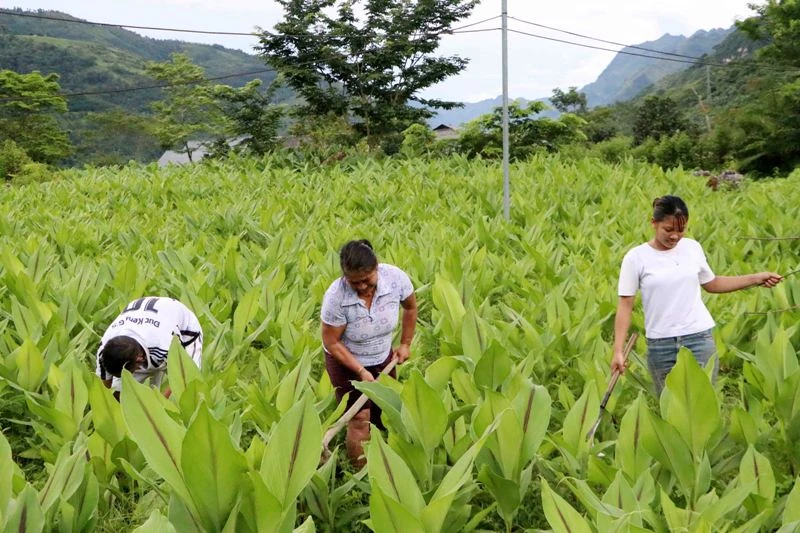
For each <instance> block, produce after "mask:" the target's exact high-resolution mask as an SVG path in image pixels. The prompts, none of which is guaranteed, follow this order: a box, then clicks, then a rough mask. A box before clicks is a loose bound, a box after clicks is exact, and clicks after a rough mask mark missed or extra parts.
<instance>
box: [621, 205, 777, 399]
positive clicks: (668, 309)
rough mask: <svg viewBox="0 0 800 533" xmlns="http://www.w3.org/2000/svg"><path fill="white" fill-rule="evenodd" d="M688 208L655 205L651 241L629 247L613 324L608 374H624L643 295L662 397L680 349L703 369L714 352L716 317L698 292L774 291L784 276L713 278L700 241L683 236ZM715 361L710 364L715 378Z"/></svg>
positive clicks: (651, 363) (650, 362) (651, 360)
mask: <svg viewBox="0 0 800 533" xmlns="http://www.w3.org/2000/svg"><path fill="white" fill-rule="evenodd" d="M688 220H689V209H688V208H687V207H686V204H685V203H684V201H683V200H681V199H680V198H679V197H677V196H662V197H660V198H656V199H655V200H654V201H653V218H652V220H651V222H650V223H651V224H652V226H653V230H654V234H653V238H652V239H650V240H649V241H647V242H646V243H644V244H640V245H639V246H637V247H635V248H633V249H631V250H629V251H628V253H627V254H625V257H624V259H623V260H622V268H621V269H620V274H619V286H618V294H619V301H618V304H617V315H616V319H615V321H614V357H613V359H612V360H611V370H612V372H613V371H614V370H617V371H619V372H624V371H625V359H624V356H623V344H624V343H625V338H626V337H627V335H628V328H629V327H630V324H631V314H632V312H633V303H634V298H635V296H636V291H641V293H642V304H643V305H644V323H645V336H646V337H647V366H648V367H649V369H650V375H651V376H652V378H653V383H654V385H655V388H656V394H657V395H661V391H662V390H663V388H664V380H665V379H666V377H667V374H668V373H669V371H670V370H672V367H673V366H675V362H676V359H677V356H678V350H679V349H680V348H681V346H683V347H685V348H687V349H688V350H690V351H691V352H692V354H693V355H694V357H695V359H696V360H697V362H698V363H700V364H701V365H705V364H706V363H707V362H708V360H709V359H710V358H711V356H712V355H714V354H715V353H716V345H715V343H714V337H713V336H712V334H711V330H712V329H713V327H714V319H713V318H711V314H710V313H709V312H708V309H706V306H705V305H704V304H703V300H702V298H701V297H700V288H701V287H702V288H703V289H705V290H706V291H707V292H712V293H722V292H733V291H738V290H740V289H746V288H748V287H754V286H756V285H761V286H764V287H770V288H772V287H774V286H775V285H777V284H778V283H780V282H781V281H782V280H783V277H782V276H780V275H779V274H776V273H774V272H759V273H756V274H745V275H742V276H717V275H715V274H714V272H713V271H712V270H711V268H710V267H709V266H708V262H707V261H706V256H705V253H704V252H703V248H702V247H701V246H700V243H698V242H697V241H695V240H693V239H689V238H685V237H684V232H685V231H686V224H687V222H688ZM718 370H719V362H718V361H715V362H714V374H713V375H714V378H715V379H716V376H717V372H718Z"/></svg>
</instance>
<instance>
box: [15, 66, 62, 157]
mask: <svg viewBox="0 0 800 533" xmlns="http://www.w3.org/2000/svg"><path fill="white" fill-rule="evenodd" d="M60 93H61V88H60V86H59V84H58V75H57V74H48V75H47V76H43V75H42V74H41V73H39V72H31V73H30V74H18V73H16V72H13V71H11V70H0V138H2V139H11V140H13V141H14V143H15V144H16V145H17V146H19V147H20V148H22V149H23V150H25V152H26V153H27V154H28V156H30V158H31V159H33V160H34V161H37V162H41V163H56V162H58V161H59V160H61V159H63V158H65V157H66V156H68V155H69V154H70V152H71V150H72V146H71V145H70V142H69V138H68V137H67V134H66V133H65V132H64V131H62V130H61V128H60V127H59V126H58V123H57V122H56V119H55V116H54V115H55V114H57V113H64V112H66V111H67V101H66V100H65V99H64V97H63V96H61V95H60Z"/></svg>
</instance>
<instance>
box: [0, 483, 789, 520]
mask: <svg viewBox="0 0 800 533" xmlns="http://www.w3.org/2000/svg"><path fill="white" fill-rule="evenodd" d="M0 503H2V500H0ZM797 521H800V478H795V481H794V487H792V490H791V492H789V495H788V496H787V497H786V505H785V507H784V510H783V518H782V521H781V524H782V525H784V526H785V525H787V524H789V523H791V522H797Z"/></svg>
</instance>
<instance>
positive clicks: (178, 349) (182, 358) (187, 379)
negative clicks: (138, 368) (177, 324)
mask: <svg viewBox="0 0 800 533" xmlns="http://www.w3.org/2000/svg"><path fill="white" fill-rule="evenodd" d="M167 375H168V376H169V388H170V390H171V391H172V396H174V397H175V400H176V401H178V402H180V400H181V397H182V396H183V393H184V391H186V387H187V386H188V385H189V383H191V382H192V381H195V380H202V377H201V375H200V369H199V368H197V365H196V364H195V362H194V361H192V358H191V357H189V354H188V353H186V350H185V349H184V348H183V346H181V342H180V340H179V339H178V337H173V339H172V343H170V346H169V355H168V356H167Z"/></svg>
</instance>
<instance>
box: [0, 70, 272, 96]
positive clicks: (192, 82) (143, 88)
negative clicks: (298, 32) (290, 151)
mask: <svg viewBox="0 0 800 533" xmlns="http://www.w3.org/2000/svg"><path fill="white" fill-rule="evenodd" d="M269 72H275V71H274V70H273V69H265V70H251V71H249V72H238V73H236V74H225V75H224V76H214V77H212V78H203V79H202V80H187V81H179V82H175V83H161V84H156V85H139V86H136V87H120V88H118V89H103V90H100V91H79V92H73V93H59V94H54V95H51V96H36V97H24V96H19V97H15V96H9V97H6V98H0V103H3V102H8V101H17V100H22V101H25V100H49V99H53V98H71V97H74V96H97V95H102V94H117V93H128V92H134V91H146V90H149V89H164V88H168V87H177V86H181V85H195V84H197V83H205V82H206V81H216V80H224V79H228V78H238V77H241V76H255V75H258V74H267V73H269Z"/></svg>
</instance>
